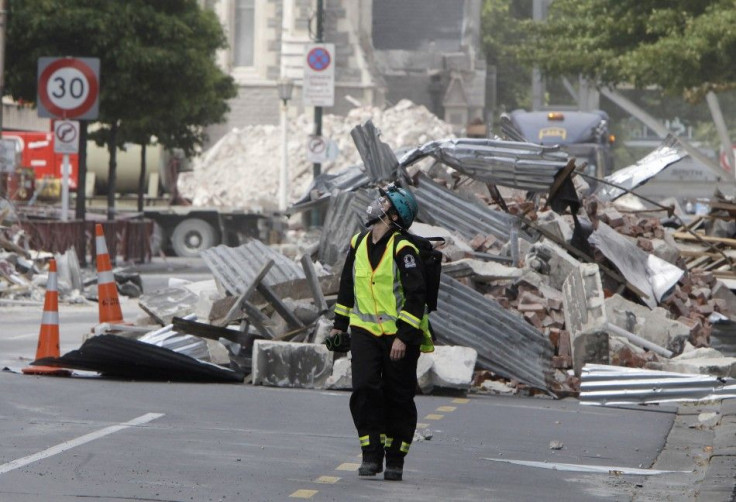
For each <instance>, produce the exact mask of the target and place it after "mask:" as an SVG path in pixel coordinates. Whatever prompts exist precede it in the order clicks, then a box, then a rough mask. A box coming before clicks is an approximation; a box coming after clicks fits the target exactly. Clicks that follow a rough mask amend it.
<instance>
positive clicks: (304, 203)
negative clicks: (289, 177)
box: [291, 165, 370, 211]
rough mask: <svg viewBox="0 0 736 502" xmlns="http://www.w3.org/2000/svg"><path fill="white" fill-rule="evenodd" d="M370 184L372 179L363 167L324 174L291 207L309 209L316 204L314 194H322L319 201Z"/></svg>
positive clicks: (297, 209)
mask: <svg viewBox="0 0 736 502" xmlns="http://www.w3.org/2000/svg"><path fill="white" fill-rule="evenodd" d="M369 183H370V179H369V178H368V175H367V174H366V173H365V171H364V170H363V166H361V165H355V166H350V167H346V168H345V169H342V170H341V171H338V172H336V173H322V174H320V175H319V176H317V177H316V178H314V180H313V181H312V183H311V184H310V185H309V187H308V188H307V190H306V191H305V192H304V195H302V197H301V198H300V199H299V200H298V201H296V202H295V203H294V204H293V205H292V206H291V209H292V210H296V211H299V210H302V209H308V208H309V207H310V206H311V205H313V204H314V203H315V200H314V199H312V194H313V193H315V192H316V193H319V194H321V195H320V196H319V198H318V199H317V201H319V200H321V199H324V198H326V197H330V195H331V194H332V193H334V192H336V191H341V192H344V191H352V190H356V189H358V188H360V187H364V186H366V185H368V184H369Z"/></svg>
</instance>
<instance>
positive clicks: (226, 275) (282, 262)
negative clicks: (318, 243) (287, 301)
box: [200, 239, 305, 296]
mask: <svg viewBox="0 0 736 502" xmlns="http://www.w3.org/2000/svg"><path fill="white" fill-rule="evenodd" d="M200 256H201V257H202V259H203V260H204V262H205V264H206V265H207V267H209V269H210V271H211V272H212V275H214V276H215V279H217V280H218V281H220V283H221V284H222V285H223V287H224V288H225V289H226V290H227V291H228V292H229V293H230V294H232V295H235V296H238V295H240V294H242V293H243V292H244V291H245V290H246V289H248V286H250V284H251V283H252V282H253V280H254V279H255V278H256V276H257V275H258V272H260V271H261V269H262V268H263V265H265V264H266V262H268V260H273V266H272V267H271V269H270V270H269V271H268V274H266V277H264V278H263V283H264V284H266V285H268V286H273V285H275V284H280V283H282V282H286V281H291V280H293V279H304V278H305V275H304V270H302V268H301V266H299V264H297V263H295V262H293V261H292V260H290V259H289V258H287V257H286V256H284V255H283V254H281V253H279V252H278V251H275V250H273V249H271V248H270V247H268V246H266V245H265V244H263V243H262V242H261V241H259V240H255V239H254V240H251V241H250V242H247V243H245V244H243V245H242V246H238V247H235V248H231V247H228V246H216V247H213V248H210V249H207V250H205V251H202V253H201V254H200Z"/></svg>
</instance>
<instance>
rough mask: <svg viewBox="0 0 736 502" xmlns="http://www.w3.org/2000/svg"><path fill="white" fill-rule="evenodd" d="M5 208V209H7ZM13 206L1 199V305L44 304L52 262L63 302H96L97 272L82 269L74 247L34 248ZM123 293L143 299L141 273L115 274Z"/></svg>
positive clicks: (60, 298) (119, 272) (117, 270)
mask: <svg viewBox="0 0 736 502" xmlns="http://www.w3.org/2000/svg"><path fill="white" fill-rule="evenodd" d="M2 208H5V209H4V210H3V209H2ZM17 221H18V219H17V217H15V215H14V214H13V211H12V204H11V203H10V202H9V201H7V200H5V199H2V198H0V304H1V305H43V300H44V296H45V294H46V289H45V288H46V283H47V281H48V268H49V261H50V260H51V259H52V258H53V259H55V260H56V263H57V266H58V272H57V278H58V293H59V301H61V302H63V303H67V304H73V303H86V302H87V301H88V300H91V301H96V299H97V297H96V294H97V293H96V288H94V287H88V286H92V285H94V284H96V283H97V276H96V273H95V271H94V270H91V269H86V268H82V267H81V266H80V261H79V257H78V256H77V253H76V250H75V248H74V247H70V248H69V249H68V250H67V251H65V252H64V253H50V252H48V251H44V250H38V249H33V248H32V247H31V244H30V242H31V239H30V237H29V235H28V233H27V232H26V231H25V230H24V229H23V228H22V227H21V226H20V225H19V224H18V223H17ZM113 275H114V278H115V282H116V283H117V285H118V290H119V291H120V293H121V294H123V295H125V296H130V297H137V296H140V294H141V291H142V285H141V282H140V277H139V276H138V274H134V273H129V272H125V271H123V270H121V269H116V270H114V271H113Z"/></svg>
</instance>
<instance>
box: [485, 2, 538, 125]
mask: <svg viewBox="0 0 736 502" xmlns="http://www.w3.org/2000/svg"><path fill="white" fill-rule="evenodd" d="M531 11H532V2H531V0H523V1H519V0H516V1H514V0H485V2H484V3H483V13H482V32H483V48H484V51H485V54H486V61H487V62H488V66H489V67H492V66H495V68H496V90H497V96H496V98H497V101H498V103H500V106H501V108H505V109H506V110H507V111H511V110H513V109H515V108H521V107H528V106H529V104H530V101H529V97H530V94H531V93H530V85H531V71H530V70H529V69H528V68H525V67H523V66H522V65H521V64H520V62H519V59H518V57H517V53H516V48H517V47H518V45H519V44H521V43H522V42H523V40H524V38H525V36H526V35H525V32H524V31H523V23H522V20H524V19H528V18H530V17H531Z"/></svg>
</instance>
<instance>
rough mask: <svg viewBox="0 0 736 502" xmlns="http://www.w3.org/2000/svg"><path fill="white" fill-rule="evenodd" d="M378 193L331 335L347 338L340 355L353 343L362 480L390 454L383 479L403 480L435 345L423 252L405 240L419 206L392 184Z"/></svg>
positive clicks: (345, 276) (350, 262)
mask: <svg viewBox="0 0 736 502" xmlns="http://www.w3.org/2000/svg"><path fill="white" fill-rule="evenodd" d="M379 193H380V197H379V198H378V199H377V200H375V201H374V202H373V203H371V204H370V205H369V206H368V208H367V209H366V212H367V214H368V218H369V220H368V223H367V226H368V227H370V229H369V230H368V231H367V232H363V233H359V234H356V235H355V236H353V238H352V239H351V241H350V249H349V250H348V255H347V258H346V261H345V266H344V268H343V271H342V275H341V279H340V290H339V293H338V297H337V303H336V305H335V322H334V325H333V329H332V331H331V332H330V336H331V337H333V340H334V339H335V338H337V337H340V336H342V337H343V339H342V340H343V341H342V348H340V347H335V348H334V349H333V350H348V346H347V344H346V343H345V339H346V338H347V340H349V350H350V351H351V353H352V376H353V393H352V395H351V397H350V412H351V414H352V416H353V422H354V424H355V428H356V429H357V432H358V437H359V439H360V445H361V450H362V454H363V462H362V464H361V465H360V468H359V470H358V474H359V475H360V476H375V475H376V474H378V473H380V472H382V471H383V460H384V455H385V459H386V471H385V473H384V479H386V480H392V481H401V479H402V476H403V467H404V457H405V456H406V454H407V453H408V451H409V447H410V445H411V443H412V439H413V438H414V430H415V429H416V425H417V408H416V405H415V404H414V395H415V393H416V387H417V360H418V359H419V353H420V351H424V352H431V351H433V350H434V346H433V344H432V338H431V335H430V331H429V320H428V316H427V309H426V305H425V283H424V276H423V272H422V267H421V263H420V258H419V252H418V249H417V248H416V246H414V244H412V243H411V242H409V241H408V240H407V239H406V238H403V237H402V232H405V231H406V230H407V229H408V228H409V227H410V226H411V224H412V222H413V221H414V218H415V217H416V214H417V210H418V205H417V201H416V199H415V198H414V195H413V194H412V193H411V192H410V191H409V190H407V189H405V188H399V187H397V186H395V185H393V184H391V185H389V186H388V187H386V189H385V190H384V189H381V190H380V191H379ZM348 328H349V329H350V334H349V335H345V334H344V333H345V332H347V330H348ZM337 339H338V340H339V339H340V338H337ZM328 347H330V344H329V343H328Z"/></svg>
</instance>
